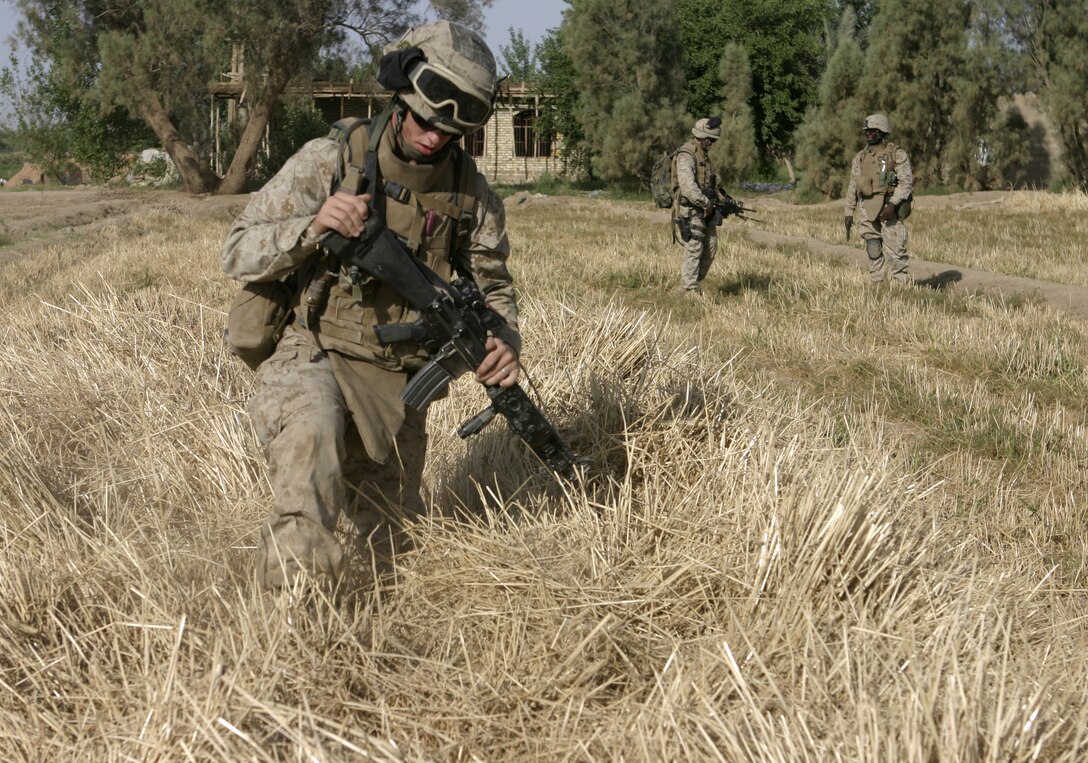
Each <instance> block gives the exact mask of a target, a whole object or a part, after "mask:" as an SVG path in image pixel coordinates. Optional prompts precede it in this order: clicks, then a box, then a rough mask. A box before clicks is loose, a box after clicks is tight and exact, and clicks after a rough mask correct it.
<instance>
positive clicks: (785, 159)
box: [779, 154, 797, 185]
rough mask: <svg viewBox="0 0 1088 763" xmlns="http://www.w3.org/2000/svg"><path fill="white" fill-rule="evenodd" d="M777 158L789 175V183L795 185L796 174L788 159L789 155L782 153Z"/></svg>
mask: <svg viewBox="0 0 1088 763" xmlns="http://www.w3.org/2000/svg"><path fill="white" fill-rule="evenodd" d="M779 158H780V159H781V160H782V164H784V165H785V166H786V173H787V174H788V175H789V176H790V185H797V175H796V174H795V173H794V171H793V163H792V162H791V161H790V158H789V156H788V155H786V154H782V156H781V157H779Z"/></svg>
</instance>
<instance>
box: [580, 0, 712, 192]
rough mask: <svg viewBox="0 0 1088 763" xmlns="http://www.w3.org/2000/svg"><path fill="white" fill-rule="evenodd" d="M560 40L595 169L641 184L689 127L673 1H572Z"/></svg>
mask: <svg viewBox="0 0 1088 763" xmlns="http://www.w3.org/2000/svg"><path fill="white" fill-rule="evenodd" d="M563 41H564V44H565V46H566V50H567V53H568V55H569V56H570V58H571V61H572V62H573V63H574V66H575V70H576V77H575V84H576V86H577V90H578V92H580V94H581V101H580V103H579V112H578V113H579V121H580V122H581V124H582V126H583V128H584V129H585V135H586V143H587V145H588V147H589V148H590V150H591V152H592V160H593V168H594V170H595V171H596V172H597V173H599V175H600V177H601V178H603V179H606V180H626V181H628V182H632V181H639V182H643V183H644V182H645V181H647V180H648V179H649V175H650V169H651V167H652V165H653V161H654V159H656V158H657V156H658V155H660V153H661V152H662V151H663V150H665V149H666V148H672V147H673V144H675V142H676V137H677V136H678V135H680V134H682V133H683V132H684V130H685V128H686V126H688V125H689V124H690V121H691V118H690V116H688V114H687V113H686V111H685V109H684V106H683V92H684V77H683V71H682V70H680V69H679V68H678V67H677V66H676V65H675V58H676V50H677V47H678V43H679V40H678V39H677V36H676V23H675V18H674V16H673V3H672V0H572V2H571V8H570V10H569V11H567V13H566V16H565V19H564V40H563Z"/></svg>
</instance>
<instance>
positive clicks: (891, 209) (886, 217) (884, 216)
mask: <svg viewBox="0 0 1088 763" xmlns="http://www.w3.org/2000/svg"><path fill="white" fill-rule="evenodd" d="M896 209H897V207H896V206H895V205H894V204H892V203H891V202H890V201H889V202H888V203H887V204H885V205H884V209H882V210H880V214H879V215H877V217H879V218H880V222H882V223H886V222H890V221H891V220H892V219H893V218H894V217H895V212H896Z"/></svg>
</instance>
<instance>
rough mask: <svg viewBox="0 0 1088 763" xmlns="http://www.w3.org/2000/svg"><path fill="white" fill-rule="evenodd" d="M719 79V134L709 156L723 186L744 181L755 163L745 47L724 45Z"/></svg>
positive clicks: (749, 71)
mask: <svg viewBox="0 0 1088 763" xmlns="http://www.w3.org/2000/svg"><path fill="white" fill-rule="evenodd" d="M718 76H719V78H720V79H721V81H722V104H721V112H720V113H721V118H722V137H721V140H719V141H717V142H716V143H715V144H714V146H713V148H711V149H710V159H711V162H713V164H714V166H715V167H716V169H717V170H718V175H719V177H720V178H721V180H722V183H724V184H725V185H734V184H736V183H739V182H740V181H742V180H744V178H746V177H747V176H748V173H749V171H751V169H752V167H753V166H754V165H755V162H756V158H757V153H756V136H755V130H754V129H753V127H752V109H751V108H750V107H749V106H748V99H750V98H751V97H752V67H751V65H750V64H749V63H748V53H747V51H745V50H744V47H743V46H741V45H738V44H737V43H734V42H731V43H729V44H728V45H726V46H725V52H724V53H723V54H722V60H721V62H720V63H719V65H718Z"/></svg>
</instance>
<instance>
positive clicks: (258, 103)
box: [215, 66, 291, 195]
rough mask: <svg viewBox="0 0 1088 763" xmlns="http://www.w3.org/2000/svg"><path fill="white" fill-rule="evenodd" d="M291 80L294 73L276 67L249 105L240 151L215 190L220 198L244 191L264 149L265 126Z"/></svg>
mask: <svg viewBox="0 0 1088 763" xmlns="http://www.w3.org/2000/svg"><path fill="white" fill-rule="evenodd" d="M290 80H291V72H290V71H289V70H288V69H287V67H284V66H275V67H274V68H273V69H272V71H270V72H269V73H268V76H267V77H266V78H265V81H264V86H263V87H262V88H261V91H260V94H259V95H258V96H257V98H256V99H255V100H253V101H251V102H250V107H249V119H248V121H247V122H246V129H245V130H243V131H242V137H241V138H240V139H239V140H238V148H237V150H235V152H234V156H233V157H232V158H231V160H230V166H229V167H228V168H227V171H226V173H225V174H224V175H223V182H222V183H220V185H219V188H218V189H217V190H216V191H215V193H216V194H217V195H221V194H224V195H225V194H234V193H241V192H242V190H243V189H244V187H245V182H246V178H247V177H249V174H250V173H251V172H252V171H253V168H254V166H255V165H256V164H257V150H258V149H259V148H260V146H261V138H262V137H263V136H264V130H265V127H267V126H268V120H269V119H270V118H271V117H272V110H273V109H274V108H275V106H276V104H277V103H279V100H280V96H282V95H283V91H284V90H285V89H286V88H287V83H288V82H290Z"/></svg>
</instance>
